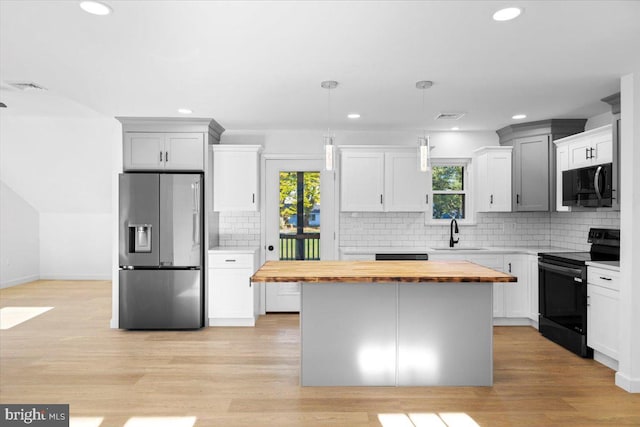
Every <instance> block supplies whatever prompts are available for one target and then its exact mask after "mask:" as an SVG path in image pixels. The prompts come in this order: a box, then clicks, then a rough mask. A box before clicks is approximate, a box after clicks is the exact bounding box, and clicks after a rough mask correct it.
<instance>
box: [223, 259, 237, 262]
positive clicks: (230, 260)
mask: <svg viewBox="0 0 640 427" xmlns="http://www.w3.org/2000/svg"><path fill="white" fill-rule="evenodd" d="M224 262H236V260H235V259H225V260H224Z"/></svg>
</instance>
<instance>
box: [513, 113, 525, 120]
mask: <svg viewBox="0 0 640 427" xmlns="http://www.w3.org/2000/svg"><path fill="white" fill-rule="evenodd" d="M526 117H527V115H526V114H516V115H515V116H511V118H512V119H515V120H521V119H524V118H526Z"/></svg>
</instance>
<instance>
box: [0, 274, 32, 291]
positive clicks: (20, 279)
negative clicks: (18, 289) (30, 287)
mask: <svg viewBox="0 0 640 427" xmlns="http://www.w3.org/2000/svg"><path fill="white" fill-rule="evenodd" d="M36 280H40V276H38V275H37V274H33V275H31V276H22V277H18V278H17V279H12V280H7V281H6V282H2V283H0V289H4V288H10V287H12V286H18V285H22V284H24V283H29V282H35V281H36Z"/></svg>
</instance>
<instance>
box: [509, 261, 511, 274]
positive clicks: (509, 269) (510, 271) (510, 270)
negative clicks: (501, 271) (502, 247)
mask: <svg viewBox="0 0 640 427" xmlns="http://www.w3.org/2000/svg"><path fill="white" fill-rule="evenodd" d="M509 273H511V263H509Z"/></svg>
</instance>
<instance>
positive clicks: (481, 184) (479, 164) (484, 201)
mask: <svg viewBox="0 0 640 427" xmlns="http://www.w3.org/2000/svg"><path fill="white" fill-rule="evenodd" d="M488 158H489V153H483V154H479V155H476V157H474V159H473V169H474V178H475V183H474V192H475V205H476V210H477V211H478V212H488V211H489V210H491V189H490V188H489V185H490V183H489V181H490V180H489V166H488V163H487V162H488ZM509 181H511V177H509Z"/></svg>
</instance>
